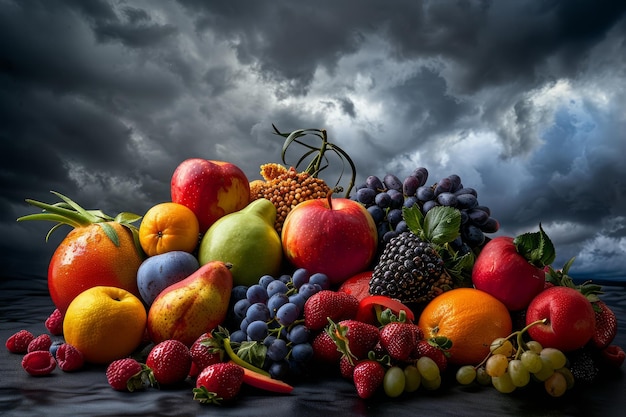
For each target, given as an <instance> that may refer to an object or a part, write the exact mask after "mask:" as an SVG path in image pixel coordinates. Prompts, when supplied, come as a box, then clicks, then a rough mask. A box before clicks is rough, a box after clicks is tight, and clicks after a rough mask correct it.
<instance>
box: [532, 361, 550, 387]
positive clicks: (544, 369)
mask: <svg viewBox="0 0 626 417" xmlns="http://www.w3.org/2000/svg"><path fill="white" fill-rule="evenodd" d="M553 373H554V367H553V366H552V363H551V362H550V361H549V360H548V359H546V358H544V357H541V369H540V370H539V371H538V372H535V373H534V376H535V378H537V380H539V381H542V382H543V381H545V380H546V379H548V378H550V376H552V374H553Z"/></svg>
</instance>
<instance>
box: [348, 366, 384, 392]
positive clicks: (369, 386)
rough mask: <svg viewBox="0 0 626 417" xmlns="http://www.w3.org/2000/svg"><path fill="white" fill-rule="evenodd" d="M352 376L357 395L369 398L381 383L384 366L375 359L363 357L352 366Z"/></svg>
mask: <svg viewBox="0 0 626 417" xmlns="http://www.w3.org/2000/svg"><path fill="white" fill-rule="evenodd" d="M352 378H353V380H354V386H355V387H356V392H357V394H358V395H359V397H361V398H369V397H371V396H372V395H374V393H375V392H376V391H377V390H378V388H380V386H381V385H382V383H383V379H384V378H385V368H384V367H383V366H382V365H381V364H380V363H379V362H377V361H374V360H371V359H365V360H362V361H360V362H358V363H357V364H356V365H355V366H354V372H353V374H352Z"/></svg>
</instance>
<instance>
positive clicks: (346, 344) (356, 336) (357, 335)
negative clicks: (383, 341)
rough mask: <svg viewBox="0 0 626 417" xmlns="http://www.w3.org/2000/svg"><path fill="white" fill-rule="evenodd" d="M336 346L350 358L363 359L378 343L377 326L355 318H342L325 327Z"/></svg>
mask: <svg viewBox="0 0 626 417" xmlns="http://www.w3.org/2000/svg"><path fill="white" fill-rule="evenodd" d="M326 332H327V333H328V334H329V336H330V337H331V339H333V340H334V341H335V344H336V345H337V348H338V349H339V351H340V352H341V353H342V354H343V355H344V356H349V357H350V358H352V360H358V359H365V358H367V356H368V353H369V351H370V350H372V349H374V346H376V344H377V343H378V338H379V333H378V327H376V326H374V325H373V324H369V323H363V322H361V321H357V320H342V321H340V322H339V323H337V324H335V323H334V322H331V324H330V325H329V326H328V328H327V329H326Z"/></svg>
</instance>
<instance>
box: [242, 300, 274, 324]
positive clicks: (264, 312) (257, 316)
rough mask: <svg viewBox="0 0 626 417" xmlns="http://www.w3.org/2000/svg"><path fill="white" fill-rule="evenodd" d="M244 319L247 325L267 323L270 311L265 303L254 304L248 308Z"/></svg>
mask: <svg viewBox="0 0 626 417" xmlns="http://www.w3.org/2000/svg"><path fill="white" fill-rule="evenodd" d="M245 319H247V320H248V323H252V322H253V321H257V320H259V321H268V320H269V319H270V310H269V308H267V304H265V303H254V304H252V305H250V307H248V310H247V311H246V317H245Z"/></svg>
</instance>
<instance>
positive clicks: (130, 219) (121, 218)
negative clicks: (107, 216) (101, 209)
mask: <svg viewBox="0 0 626 417" xmlns="http://www.w3.org/2000/svg"><path fill="white" fill-rule="evenodd" d="M142 217H143V216H140V215H138V214H135V213H129V212H126V211H124V212H122V213H119V214H118V215H117V216H115V219H113V220H114V221H116V222H118V223H123V224H132V223H135V222H138V221H139V220H141V218H142Z"/></svg>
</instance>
